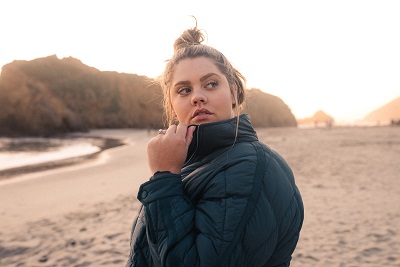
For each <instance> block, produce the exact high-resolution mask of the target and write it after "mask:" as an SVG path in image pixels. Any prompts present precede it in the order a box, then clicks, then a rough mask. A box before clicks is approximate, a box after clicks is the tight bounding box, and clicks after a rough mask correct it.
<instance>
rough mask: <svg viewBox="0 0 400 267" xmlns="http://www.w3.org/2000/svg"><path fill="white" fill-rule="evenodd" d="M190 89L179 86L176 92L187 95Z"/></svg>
mask: <svg viewBox="0 0 400 267" xmlns="http://www.w3.org/2000/svg"><path fill="white" fill-rule="evenodd" d="M191 91H192V89H191V88H190V87H181V88H179V89H178V91H177V93H178V95H183V96H184V95H188V94H189V93H190V92H191Z"/></svg>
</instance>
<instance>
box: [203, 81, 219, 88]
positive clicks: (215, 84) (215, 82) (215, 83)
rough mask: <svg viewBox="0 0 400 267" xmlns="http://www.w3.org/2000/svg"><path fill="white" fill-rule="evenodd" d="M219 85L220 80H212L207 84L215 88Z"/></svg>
mask: <svg viewBox="0 0 400 267" xmlns="http://www.w3.org/2000/svg"><path fill="white" fill-rule="evenodd" d="M217 86H218V81H215V80H212V81H209V82H208V83H207V84H206V88H215V87H217Z"/></svg>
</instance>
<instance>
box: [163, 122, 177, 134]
mask: <svg viewBox="0 0 400 267" xmlns="http://www.w3.org/2000/svg"><path fill="white" fill-rule="evenodd" d="M175 132H176V125H174V124H173V125H171V126H169V127H168V129H167V130H166V131H165V135H168V134H174V133H175Z"/></svg>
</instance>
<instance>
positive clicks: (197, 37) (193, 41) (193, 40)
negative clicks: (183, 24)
mask: <svg viewBox="0 0 400 267" xmlns="http://www.w3.org/2000/svg"><path fill="white" fill-rule="evenodd" d="M204 39H205V38H204V35H203V33H202V32H201V31H200V30H199V29H198V28H197V26H196V27H194V28H193V29H188V30H186V31H184V32H183V33H182V34H181V36H179V38H178V39H176V40H175V43H174V51H175V52H176V51H178V50H179V49H182V48H186V47H189V46H192V45H199V44H201V43H202V42H203V41H204Z"/></svg>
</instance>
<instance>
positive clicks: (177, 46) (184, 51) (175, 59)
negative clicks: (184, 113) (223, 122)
mask: <svg viewBox="0 0 400 267" xmlns="http://www.w3.org/2000/svg"><path fill="white" fill-rule="evenodd" d="M204 40H205V38H204V35H203V33H202V32H201V30H199V29H198V28H197V22H196V26H195V27H194V28H192V29H188V30H186V31H184V32H183V33H182V34H181V36H179V38H178V39H176V40H175V43H174V55H173V56H172V58H171V59H169V60H168V61H167V64H166V67H165V70H164V72H163V73H162V74H161V76H160V77H159V82H160V85H161V87H162V89H163V94H164V102H163V104H164V109H165V124H166V126H167V127H168V126H169V125H172V124H175V123H177V122H178V121H177V118H176V116H175V113H174V110H173V107H172V103H171V97H170V90H171V87H172V84H171V83H172V78H173V76H174V71H175V67H176V65H177V64H178V63H179V62H180V61H181V60H183V59H188V58H191V59H192V58H198V57H206V58H209V59H211V60H212V61H213V62H214V63H215V65H216V67H217V68H218V69H219V70H220V71H221V72H222V73H223V74H224V75H225V77H226V79H227V80H228V83H229V87H230V90H231V93H232V95H233V96H235V98H236V99H235V104H234V105H232V108H233V110H234V112H235V115H236V116H237V117H239V115H240V111H241V109H242V106H243V104H244V100H245V91H246V90H245V84H246V79H245V77H244V76H243V75H242V74H241V73H240V72H239V71H238V70H237V69H236V68H234V67H233V66H232V64H231V63H230V62H229V61H228V59H227V58H226V57H225V56H224V55H223V54H222V53H221V52H219V51H218V50H217V49H215V48H213V47H211V46H208V45H204V44H202V42H203V41H204Z"/></svg>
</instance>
